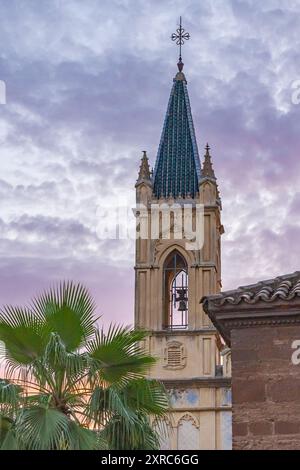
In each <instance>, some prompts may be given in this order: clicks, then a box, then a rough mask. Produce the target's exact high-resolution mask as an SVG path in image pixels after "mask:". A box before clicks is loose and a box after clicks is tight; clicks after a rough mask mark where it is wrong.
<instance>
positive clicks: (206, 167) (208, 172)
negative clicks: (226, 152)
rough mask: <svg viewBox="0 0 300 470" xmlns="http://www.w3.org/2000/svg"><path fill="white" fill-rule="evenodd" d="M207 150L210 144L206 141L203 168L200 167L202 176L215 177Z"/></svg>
mask: <svg viewBox="0 0 300 470" xmlns="http://www.w3.org/2000/svg"><path fill="white" fill-rule="evenodd" d="M209 151H210V146H209V145H208V143H207V144H206V146H205V155H204V163H203V168H202V176H203V177H204V178H205V177H206V178H213V179H216V176H215V172H214V169H213V166H212V161H211V156H210V153H209Z"/></svg>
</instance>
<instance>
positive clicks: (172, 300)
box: [163, 250, 188, 330]
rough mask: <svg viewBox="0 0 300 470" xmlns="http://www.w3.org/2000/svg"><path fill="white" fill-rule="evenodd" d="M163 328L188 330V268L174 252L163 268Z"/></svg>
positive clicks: (176, 252) (182, 259) (178, 254)
mask: <svg viewBox="0 0 300 470" xmlns="http://www.w3.org/2000/svg"><path fill="white" fill-rule="evenodd" d="M163 300H164V301H163V305H164V325H163V326H164V328H168V329H172V330H173V329H186V328H188V266H187V262H186V260H185V258H184V257H183V256H182V255H181V253H179V251H177V250H174V251H172V253H170V254H169V256H168V257H167V259H166V261H165V263H164V267H163Z"/></svg>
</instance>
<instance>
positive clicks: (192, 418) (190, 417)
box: [176, 413, 200, 428]
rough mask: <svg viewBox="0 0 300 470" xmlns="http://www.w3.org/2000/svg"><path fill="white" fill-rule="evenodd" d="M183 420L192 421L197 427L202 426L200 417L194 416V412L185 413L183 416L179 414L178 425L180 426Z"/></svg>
mask: <svg viewBox="0 0 300 470" xmlns="http://www.w3.org/2000/svg"><path fill="white" fill-rule="evenodd" d="M182 421H191V422H192V423H193V424H194V426H195V427H196V428H199V427H200V423H199V420H198V418H196V416H194V415H193V414H192V413H183V414H182V415H181V416H179V418H178V419H177V422H176V426H177V427H178V426H179V425H180V423H181V422H182Z"/></svg>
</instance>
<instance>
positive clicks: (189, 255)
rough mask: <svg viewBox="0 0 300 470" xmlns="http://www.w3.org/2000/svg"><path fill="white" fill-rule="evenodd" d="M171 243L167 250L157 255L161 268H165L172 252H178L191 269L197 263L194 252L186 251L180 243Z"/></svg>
mask: <svg viewBox="0 0 300 470" xmlns="http://www.w3.org/2000/svg"><path fill="white" fill-rule="evenodd" d="M170 241H171V242H172V244H170V245H169V246H168V247H167V248H165V249H164V250H163V251H162V252H161V253H157V264H158V265H159V266H163V265H164V264H165V262H166V259H167V258H168V256H169V255H170V254H171V253H172V251H178V253H179V254H180V255H181V256H182V257H183V258H184V259H185V261H186V263H187V265H188V267H190V266H191V265H192V264H193V263H194V262H195V257H194V255H193V252H192V251H190V250H185V249H184V248H183V247H182V246H181V245H179V243H174V241H173V240H170Z"/></svg>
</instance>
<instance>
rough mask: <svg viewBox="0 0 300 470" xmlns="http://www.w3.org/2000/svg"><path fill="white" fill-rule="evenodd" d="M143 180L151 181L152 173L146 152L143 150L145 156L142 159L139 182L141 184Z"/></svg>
mask: <svg viewBox="0 0 300 470" xmlns="http://www.w3.org/2000/svg"><path fill="white" fill-rule="evenodd" d="M142 180H149V181H150V180H151V172H150V166H149V160H148V157H147V152H146V150H143V156H142V158H141V165H140V170H139V176H138V180H137V182H140V181H142Z"/></svg>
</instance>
